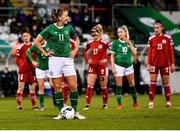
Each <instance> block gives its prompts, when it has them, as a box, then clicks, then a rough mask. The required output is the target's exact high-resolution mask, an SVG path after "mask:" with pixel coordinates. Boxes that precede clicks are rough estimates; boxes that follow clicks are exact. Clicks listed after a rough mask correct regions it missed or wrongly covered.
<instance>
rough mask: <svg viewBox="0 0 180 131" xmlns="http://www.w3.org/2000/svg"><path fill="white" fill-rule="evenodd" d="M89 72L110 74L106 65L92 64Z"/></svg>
mask: <svg viewBox="0 0 180 131" xmlns="http://www.w3.org/2000/svg"><path fill="white" fill-rule="evenodd" d="M88 74H97V75H98V76H108V67H107V66H106V65H95V64H90V65H89V68H88Z"/></svg>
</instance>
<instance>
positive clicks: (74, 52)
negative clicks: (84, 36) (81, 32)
mask: <svg viewBox="0 0 180 131" xmlns="http://www.w3.org/2000/svg"><path fill="white" fill-rule="evenodd" d="M74 42H75V47H74V49H73V50H72V51H71V53H70V56H69V57H71V58H74V57H75V55H76V54H77V52H78V48H79V43H80V40H79V37H78V36H76V37H75V39H74Z"/></svg>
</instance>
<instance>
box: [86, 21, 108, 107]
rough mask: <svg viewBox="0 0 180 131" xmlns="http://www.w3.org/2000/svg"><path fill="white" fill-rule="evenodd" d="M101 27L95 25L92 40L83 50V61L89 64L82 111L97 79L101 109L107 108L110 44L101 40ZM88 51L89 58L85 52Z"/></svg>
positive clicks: (88, 101)
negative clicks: (100, 95) (108, 52)
mask: <svg viewBox="0 0 180 131" xmlns="http://www.w3.org/2000/svg"><path fill="white" fill-rule="evenodd" d="M102 32H103V29H102V25H100V24H98V25H95V26H94V27H93V28H92V30H91V35H92V37H93V40H91V41H89V42H88V43H87V45H86V47H85V48H84V50H83V55H84V57H85V60H86V61H87V62H88V64H89V68H88V77H87V84H88V85H87V89H86V106H85V108H84V110H88V109H89V107H90V103H91V97H92V95H93V88H94V84H95V82H96V79H97V78H99V81H100V86H101V91H102V98H103V109H106V108H107V101H108V89H107V81H108V55H107V49H109V47H110V44H109V43H107V42H105V41H103V40H102ZM88 50H90V56H88V54H87V51H88Z"/></svg>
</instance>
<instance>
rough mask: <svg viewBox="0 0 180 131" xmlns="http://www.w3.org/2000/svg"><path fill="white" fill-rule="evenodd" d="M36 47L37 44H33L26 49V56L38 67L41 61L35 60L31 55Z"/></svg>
mask: <svg viewBox="0 0 180 131" xmlns="http://www.w3.org/2000/svg"><path fill="white" fill-rule="evenodd" d="M34 48H35V45H33V46H31V47H30V48H28V49H27V50H26V56H27V57H28V59H29V60H30V61H31V63H32V64H33V65H34V66H35V67H38V66H39V63H38V62H37V61H35V60H34V59H33V57H32V55H31V52H32V51H33V49H34Z"/></svg>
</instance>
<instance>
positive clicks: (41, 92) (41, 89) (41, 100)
mask: <svg viewBox="0 0 180 131" xmlns="http://www.w3.org/2000/svg"><path fill="white" fill-rule="evenodd" d="M37 82H38V87H39V91H38V93H39V104H40V110H41V111H43V110H44V78H38V79H37Z"/></svg>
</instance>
